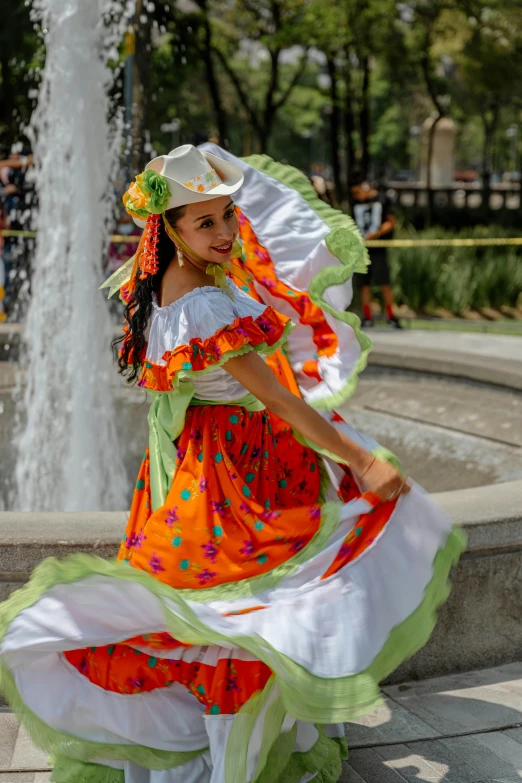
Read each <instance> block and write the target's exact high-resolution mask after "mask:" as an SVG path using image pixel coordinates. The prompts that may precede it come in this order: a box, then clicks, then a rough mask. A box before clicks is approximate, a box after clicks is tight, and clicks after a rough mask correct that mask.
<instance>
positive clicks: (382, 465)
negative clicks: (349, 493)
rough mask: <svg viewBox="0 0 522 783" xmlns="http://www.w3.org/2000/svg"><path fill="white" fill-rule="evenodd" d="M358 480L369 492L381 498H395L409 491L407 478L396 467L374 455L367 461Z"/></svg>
mask: <svg viewBox="0 0 522 783" xmlns="http://www.w3.org/2000/svg"><path fill="white" fill-rule="evenodd" d="M360 480H361V483H363V484H364V485H365V487H366V489H367V490H368V491H369V492H372V493H373V494H374V495H377V497H379V498H380V499H381V500H395V498H398V497H400V495H407V494H408V492H409V491H410V487H409V485H408V483H407V479H406V478H405V477H404V476H402V475H401V474H400V473H399V471H398V470H397V468H394V467H393V465H391V464H390V463H389V462H383V461H382V460H380V459H376V458H375V457H373V458H371V460H370V461H369V462H368V466H367V467H366V468H365V470H364V471H363V472H362V473H361V475H360Z"/></svg>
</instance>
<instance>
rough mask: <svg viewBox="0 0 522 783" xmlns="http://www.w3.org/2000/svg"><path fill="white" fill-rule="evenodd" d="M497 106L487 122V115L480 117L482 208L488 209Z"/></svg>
mask: <svg viewBox="0 0 522 783" xmlns="http://www.w3.org/2000/svg"><path fill="white" fill-rule="evenodd" d="M497 120H498V104H495V105H493V106H492V108H491V119H490V120H488V117H487V114H484V115H483V116H482V123H483V125H484V146H483V148H482V207H483V209H485V210H488V209H489V197H490V193H491V165H490V158H491V142H492V141H493V136H494V133H495V130H496V127H497Z"/></svg>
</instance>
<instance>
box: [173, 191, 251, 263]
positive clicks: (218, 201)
mask: <svg viewBox="0 0 522 783" xmlns="http://www.w3.org/2000/svg"><path fill="white" fill-rule="evenodd" d="M176 228H177V231H178V233H179V235H180V236H181V238H182V239H183V240H184V241H185V242H186V243H187V245H188V246H189V247H190V249H191V250H193V251H194V253H197V255H198V256H201V258H204V259H205V260H206V261H208V262H209V263H214V264H222V263H223V262H224V261H228V260H229V259H230V257H231V255H232V245H233V244H234V240H235V238H236V237H237V235H238V231H239V228H238V223H237V218H236V214H235V212H234V202H233V201H232V199H231V198H230V196H219V197H218V198H213V199H210V200H209V201H203V202H202V201H200V202H199V203H197V204H188V205H187V207H186V209H185V214H184V215H183V217H182V218H180V219H179V220H178V223H177V225H176Z"/></svg>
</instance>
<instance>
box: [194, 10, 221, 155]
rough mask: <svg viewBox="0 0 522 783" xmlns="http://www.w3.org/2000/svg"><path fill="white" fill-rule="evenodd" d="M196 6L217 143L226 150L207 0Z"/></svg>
mask: <svg viewBox="0 0 522 783" xmlns="http://www.w3.org/2000/svg"><path fill="white" fill-rule="evenodd" d="M198 6H199V7H200V9H201V12H202V14H203V29H204V32H205V46H204V48H203V51H202V53H201V54H202V57H203V60H204V63H205V73H206V77H207V85H208V89H209V92H210V97H211V99H212V106H213V107H214V116H215V119H216V126H217V132H218V136H219V142H220V144H221V146H222V147H224V148H225V149H228V121H227V115H226V112H225V109H224V107H223V102H222V100H221V90H220V87H219V82H218V79H217V75H216V69H215V68H214V60H213V59H212V51H213V42H212V27H211V24H210V19H209V18H208V3H207V0H198Z"/></svg>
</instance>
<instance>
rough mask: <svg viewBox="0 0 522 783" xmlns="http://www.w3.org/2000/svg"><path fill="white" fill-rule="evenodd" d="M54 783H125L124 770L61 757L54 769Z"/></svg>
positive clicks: (52, 776)
mask: <svg viewBox="0 0 522 783" xmlns="http://www.w3.org/2000/svg"><path fill="white" fill-rule="evenodd" d="M51 781H52V783H125V773H124V771H123V770H122V769H114V768H113V767H108V766H106V765H105V764H89V763H87V762H84V761H74V759H68V758H65V757H64V756H59V757H58V758H57V759H56V760H55V762H54V767H53V772H52V775H51Z"/></svg>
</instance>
